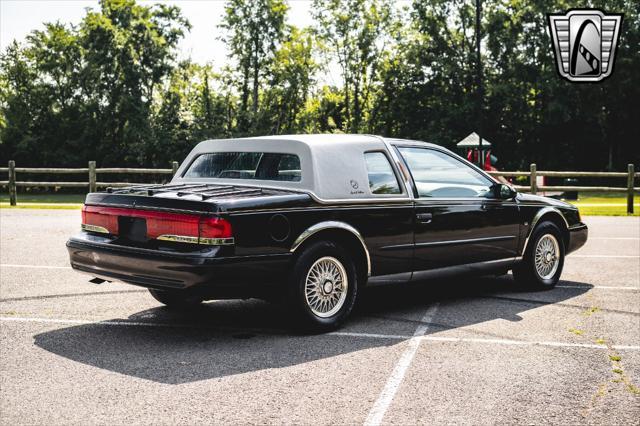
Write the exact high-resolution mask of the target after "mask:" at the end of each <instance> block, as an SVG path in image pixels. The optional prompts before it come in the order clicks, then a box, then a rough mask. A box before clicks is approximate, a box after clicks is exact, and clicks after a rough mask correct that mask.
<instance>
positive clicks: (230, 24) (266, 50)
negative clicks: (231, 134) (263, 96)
mask: <svg viewBox="0 0 640 426" xmlns="http://www.w3.org/2000/svg"><path fill="white" fill-rule="evenodd" d="M288 9H289V7H288V6H287V3H286V1H284V0H229V1H228V2H227V4H226V6H225V14H224V17H223V23H222V25H221V28H222V29H224V30H225V31H226V35H225V36H224V37H223V40H224V41H225V42H226V43H227V47H228V49H229V57H230V58H231V59H232V60H234V61H235V63H236V66H237V68H238V74H239V77H240V99H241V104H240V122H239V130H240V132H247V131H249V130H250V128H254V129H255V125H256V122H257V120H256V119H257V115H258V109H259V101H260V100H259V95H260V91H261V88H262V84H263V82H264V79H265V78H267V77H268V75H269V67H270V65H271V64H272V62H273V59H274V53H275V51H276V50H277V48H278V47H279V46H280V44H281V43H282V41H283V39H284V37H285V30H286V26H285V16H286V13H287V10H288ZM250 94H251V116H249V95H250Z"/></svg>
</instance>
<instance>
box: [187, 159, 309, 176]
mask: <svg viewBox="0 0 640 426" xmlns="http://www.w3.org/2000/svg"><path fill="white" fill-rule="evenodd" d="M182 177H185V178H219V179H256V180H280V181H283V180H284V181H292V182H298V181H300V179H301V172H300V158H299V157H298V156H297V155H295V154H279V153H273V152H212V153H208V154H201V155H200V156H198V157H197V158H196V159H195V160H194V161H193V163H191V165H190V166H189V168H188V169H187V171H186V172H185V173H184V175H183V176H182Z"/></svg>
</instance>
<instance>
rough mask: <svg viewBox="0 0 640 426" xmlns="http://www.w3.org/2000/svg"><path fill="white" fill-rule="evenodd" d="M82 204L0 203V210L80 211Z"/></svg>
mask: <svg viewBox="0 0 640 426" xmlns="http://www.w3.org/2000/svg"><path fill="white" fill-rule="evenodd" d="M81 208H82V204H53V203H52V204H18V205H17V206H11V205H9V203H0V209H50V210H80V209H81Z"/></svg>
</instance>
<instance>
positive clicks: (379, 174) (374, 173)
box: [364, 152, 402, 195]
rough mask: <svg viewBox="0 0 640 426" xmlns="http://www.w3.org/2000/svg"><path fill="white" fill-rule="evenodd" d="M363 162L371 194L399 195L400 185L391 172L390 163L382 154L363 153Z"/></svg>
mask: <svg viewBox="0 0 640 426" xmlns="http://www.w3.org/2000/svg"><path fill="white" fill-rule="evenodd" d="M364 160H365V163H366V164H367V174H368V176H369V189H370V190H371V193H372V194H377V195H384V194H401V193H402V191H401V190H400V184H399V183H398V179H397V178H396V174H395V173H394V172H393V168H392V167H391V163H390V162H389V159H388V158H387V156H386V155H385V154H384V153H382V152H365V154H364Z"/></svg>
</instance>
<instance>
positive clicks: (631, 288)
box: [556, 285, 640, 291]
mask: <svg viewBox="0 0 640 426" xmlns="http://www.w3.org/2000/svg"><path fill="white" fill-rule="evenodd" d="M556 287H557V288H584V289H586V290H591V289H594V288H595V289H599V290H626V291H640V287H632V286H615V285H593V286H591V285H557V286H556Z"/></svg>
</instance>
